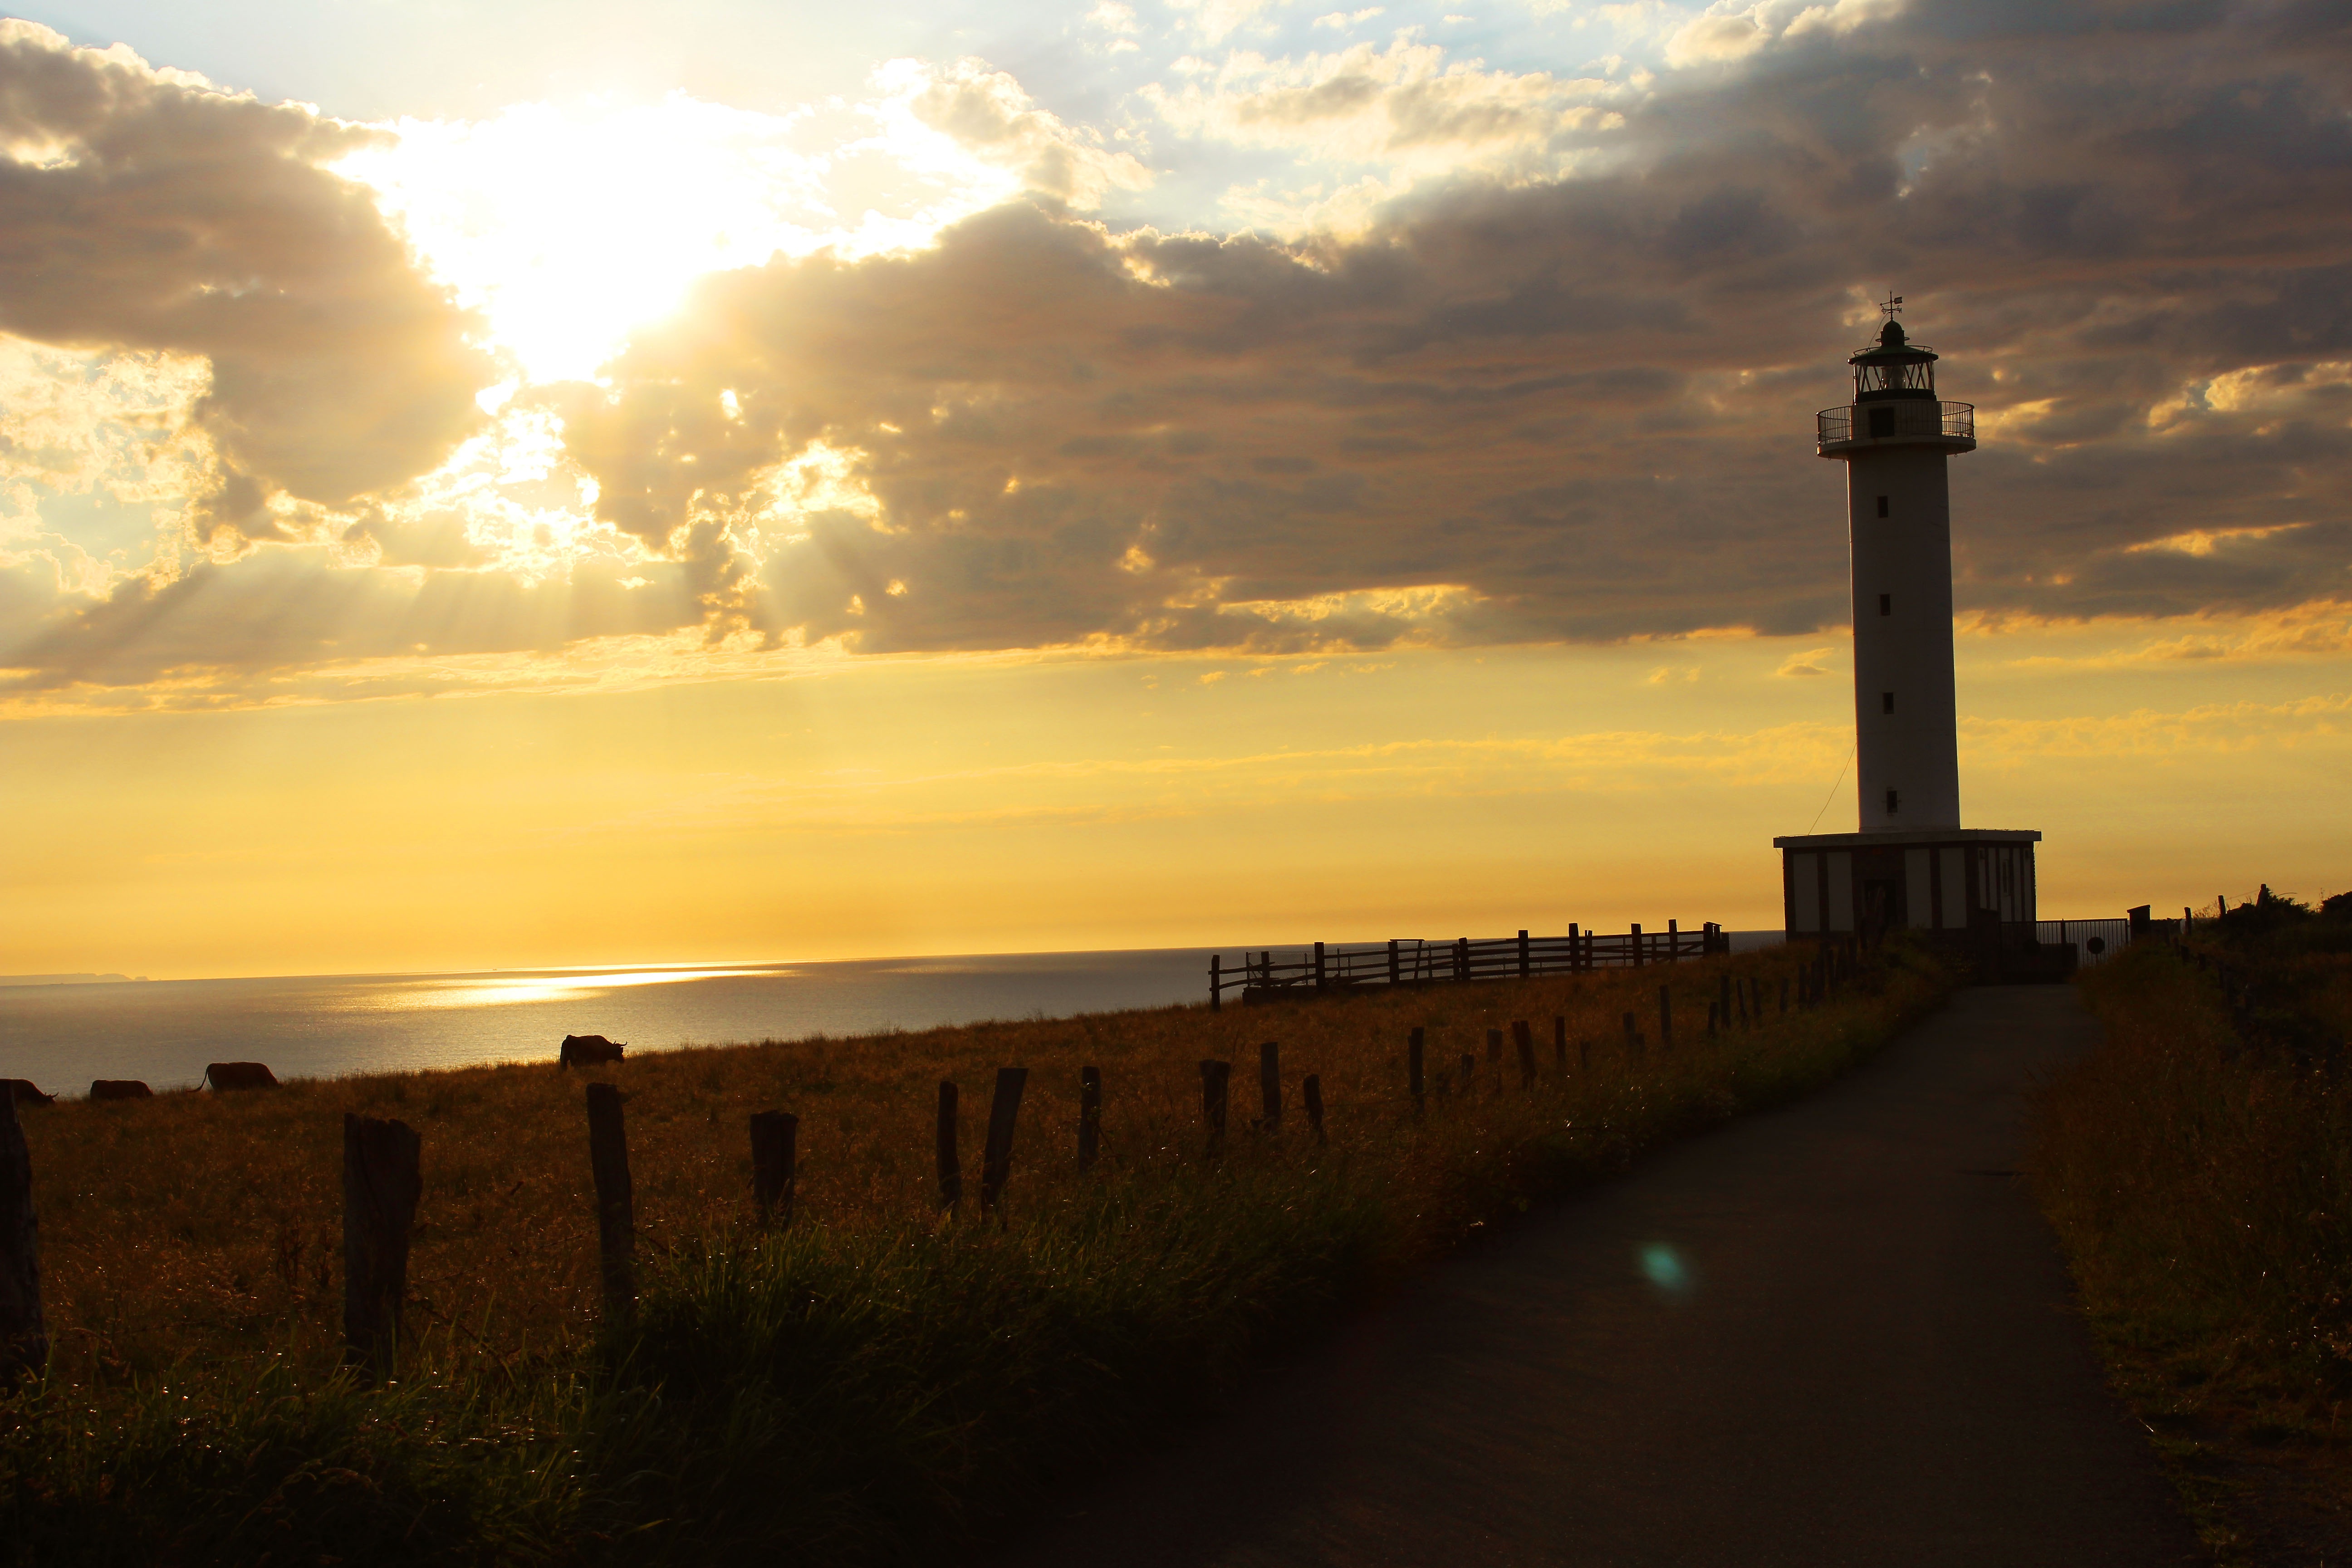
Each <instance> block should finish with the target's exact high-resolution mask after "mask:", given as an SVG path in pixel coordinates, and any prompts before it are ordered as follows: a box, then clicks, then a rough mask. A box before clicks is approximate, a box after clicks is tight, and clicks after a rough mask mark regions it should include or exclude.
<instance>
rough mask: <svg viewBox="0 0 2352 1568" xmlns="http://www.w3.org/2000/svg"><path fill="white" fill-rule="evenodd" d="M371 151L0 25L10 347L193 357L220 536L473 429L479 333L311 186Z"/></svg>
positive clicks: (2, 265) (362, 220)
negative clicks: (204, 367)
mask: <svg viewBox="0 0 2352 1568" xmlns="http://www.w3.org/2000/svg"><path fill="white" fill-rule="evenodd" d="M370 134H371V133H370V132H365V131H362V130H359V129H356V128H353V127H351V126H346V125H341V124H339V123H337V122H335V121H329V120H325V119H322V118H320V116H319V115H318V114H316V113H315V112H314V111H311V110H307V109H304V108H302V107H300V106H297V105H284V104H281V105H277V106H274V107H273V106H268V105H264V104H262V103H260V102H258V101H257V100H254V99H253V98H251V97H249V96H247V95H243V94H236V93H230V92H226V91H223V90H221V89H216V88H215V87H213V86H212V85H211V84H210V83H208V82H205V80H204V79H201V78H197V77H192V76H190V75H188V74H186V73H184V72H176V71H159V70H156V69H153V68H150V67H149V66H147V65H146V64H145V63H144V62H143V61H142V60H140V59H138V58H136V57H135V56H133V55H131V54H130V53H129V51H127V50H123V49H121V48H116V49H110V50H105V51H100V50H94V49H78V48H74V47H70V46H69V45H68V44H67V42H66V41H65V40H64V39H63V38H61V37H58V35H57V34H55V33H53V32H50V31H49V30H48V29H47V28H45V27H40V26H35V25H33V24H31V23H27V22H17V21H9V22H0V142H5V145H6V147H7V148H8V150H9V153H8V156H6V157H5V159H0V235H5V242H0V329H5V331H9V332H12V333H15V334H16V335H17V336H19V337H21V338H26V339H29V340H32V341H34V342H41V343H47V344H53V345H58V346H61V347H68V348H74V349H121V350H130V351H137V352H147V353H163V354H170V355H180V356H191V357H200V358H201V359H202V360H204V361H205V363H207V364H208V366H209V370H210V378H209V382H208V384H207V385H206V387H205V391H204V392H203V394H202V395H201V396H199V397H198V398H197V399H196V400H195V402H194V407H193V411H192V416H191V418H192V423H193V426H194V429H195V430H196V431H198V432H200V433H201V434H202V436H203V437H205V439H206V440H207V441H208V442H209V444H210V446H211V447H212V448H213V450H214V451H215V453H216V454H217V457H218V465H217V468H216V471H215V473H214V475H213V476H212V478H211V479H210V480H209V481H208V483H207V484H206V485H205V487H204V488H203V489H202V491H201V493H200V494H198V495H197V496H196V497H195V498H194V499H195V500H196V503H197V506H198V509H199V510H201V511H203V512H205V513H206V514H207V515H208V518H209V522H208V526H209V527H211V528H213V529H216V530H227V531H236V532H245V533H260V534H265V535H274V534H277V533H278V532H279V531H280V524H279V521H278V518H279V515H280V514H278V513H277V512H274V511H272V510H270V509H269V508H268V507H267V506H266V505H265V502H266V501H267V499H268V496H269V495H270V494H272V493H274V492H283V493H285V494H286V495H288V496H290V497H292V498H295V499H297V500H301V501H307V502H311V503H316V504H319V505H324V506H339V505H342V504H345V503H347V502H350V501H352V500H354V499H355V498H358V497H361V496H363V495H366V494H368V493H370V492H372V491H376V490H381V489H386V488H389V487H394V486H397V485H399V484H401V483H403V482H404V481H406V480H408V479H413V478H415V476H417V475H419V474H421V473H424V472H426V471H428V470H430V469H431V468H434V467H435V466H436V465H437V464H438V463H439V462H440V461H441V460H442V458H445V457H446V456H447V454H448V453H449V452H450V451H451V450H452V449H453V448H454V447H456V446H457V443H458V442H459V441H460V440H461V439H463V438H464V437H465V436H466V435H467V432H468V431H469V430H470V429H471V428H472V427H473V426H474V423H475V421H476V419H477V417H478V411H477V409H476V407H475V405H474V394H475V392H476V390H477V389H478V388H479V387H480V386H481V385H482V384H485V383H486V382H487V381H488V379H489V377H488V366H487V363H486V361H485V360H484V358H483V356H481V355H480V354H479V353H477V352H476V351H475V350H474V349H473V348H472V347H471V346H470V344H469V342H468V332H469V330H470V328H471V325H472V323H471V322H470V321H469V319H468V318H467V316H466V315H465V314H464V313H463V312H461V311H460V310H457V308H456V307H455V306H454V305H453V304H452V303H451V302H450V300H448V298H447V297H446V294H445V293H444V292H443V291H442V290H441V289H438V288H436V286H434V285H433V284H431V283H430V282H429V281H428V280H427V279H425V278H424V277H423V276H421V275H420V274H419V273H418V271H417V270H416V269H415V267H414V266H413V265H412V264H411V261H410V258H409V256H408V252H407V249H406V247H404V245H403V243H402V242H401V239H400V237H398V236H397V235H395V234H394V232H393V231H392V230H391V228H389V227H388V226H386V225H385V224H384V222H383V219H382V217H381V216H379V215H378V214H377V212H376V210H375V208H374V206H373V205H372V203H371V202H370V200H369V199H368V195H367V194H366V192H365V191H364V190H363V189H362V188H361V187H359V186H357V185H355V184H352V183H350V182H348V181H346V180H343V179H341V178H339V177H338V176H336V175H334V174H330V173H328V172H327V171H326V170H325V169H324V168H322V167H321V165H322V164H324V163H331V162H332V161H333V160H335V159H336V158H338V157H341V156H342V155H343V154H345V153H349V152H350V151H352V149H353V148H355V147H357V146H358V145H360V144H362V142H365V141H366V140H367V138H368V137H369V135H370Z"/></svg>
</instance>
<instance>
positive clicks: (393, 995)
mask: <svg viewBox="0 0 2352 1568" xmlns="http://www.w3.org/2000/svg"><path fill="white" fill-rule="evenodd" d="M1729 935H1730V937H1731V939H1732V945H1733V946H1734V948H1735V949H1737V950H1739V951H1746V950H1748V949H1749V948H1754V947H1763V946H1769V945H1772V944H1774V943H1777V942H1780V940H1781V933H1780V932H1779V931H1733V932H1730V933H1729ZM1340 945H1348V946H1354V945H1359V944H1355V943H1347V944H1340ZM1363 945H1372V944H1370V943H1367V944H1363ZM1241 951H1242V950H1241V949H1239V948H1206V947H1202V948H1190V947H1186V948H1137V949H1109V950H1103V951H1097V952H1028V953H978V954H940V955H930V956H923V957H908V958H866V959H842V960H832V961H827V962H824V963H731V964H718V963H711V964H643V965H636V966H604V967H594V968H571V969H557V968H549V969H502V970H453V971H445V972H438V973H394V974H307V975H278V976H255V977H244V978H235V979H215V980H138V979H128V978H108V977H98V976H89V975H66V974H56V975H38V976H5V975H0V1078H20V1079H28V1080H30V1081H31V1082H32V1083H34V1084H35V1085H37V1086H38V1087H39V1088H40V1089H42V1090H44V1091H45V1092H47V1093H50V1094H57V1095H66V1096H72V1095H82V1094H86V1093H88V1092H89V1085H90V1082H91V1080H92V1079H140V1080H142V1081H143V1082H145V1083H147V1084H148V1085H149V1086H150V1087H152V1088H153V1089H157V1090H158V1091H161V1090H163V1089H191V1088H194V1087H196V1086H197V1085H198V1084H200V1083H201V1082H202V1081H203V1078H204V1071H205V1065H206V1064H207V1063H210V1062H215V1061H258V1062H265V1063H267V1064H268V1066H269V1068H270V1069H271V1070H272V1071H274V1072H275V1073H277V1075H278V1077H279V1078H281V1079H288V1078H340V1077H344V1076H347V1075H349V1074H352V1073H374V1072H415V1071H424V1070H430V1069H435V1068H466V1067H482V1066H488V1065H490V1064H493V1063H498V1062H515V1061H546V1062H552V1061H554V1059H555V1058H556V1053H557V1051H558V1049H559V1048H560V1047H561V1046H562V1040H563V1037H564V1036H565V1035H604V1036H605V1037H608V1038H611V1039H615V1040H622V1041H625V1042H626V1043H627V1044H628V1046H629V1047H630V1049H631V1050H633V1051H660V1050H676V1049H679V1048H681V1047H689V1046H705V1045H737V1044H744V1043H748V1042H752V1041H759V1040H794V1039H806V1038H811V1037H820V1036H823V1037H836V1038H837V1037H862V1036H874V1037H887V1036H888V1035H890V1034H894V1033H899V1032H905V1031H911V1030H917V1029H929V1028H936V1027H939V1026H945V1025H959V1024H974V1023H982V1022H987V1021H991V1020H1001V1019H1018V1018H1039V1017H1045V1018H1059V1017H1067V1016H1073V1015H1076V1014H1082V1013H1107V1012H1118V1011H1124V1010H1127V1009H1129V1008H1139V1007H1167V1006H1178V1005H1186V1004H1194V1003H1202V1002H1205V1001H1206V1000H1207V999H1208V971H1209V957H1210V954H1211V953H1213V952H1223V953H1224V954H1225V955H1226V957H1227V959H1228V961H1229V962H1230V961H1231V960H1233V959H1234V957H1236V956H1237V955H1238V954H1239V953H1240V952H1241ZM1249 951H1250V952H1267V951H1271V952H1275V953H1276V954H1277V955H1285V956H1286V955H1290V954H1295V953H1297V952H1301V951H1305V949H1304V948H1302V947H1301V946H1300V945H1297V944H1294V945H1291V946H1288V947H1285V946H1282V945H1279V944H1274V945H1272V946H1270V947H1269V946H1263V945H1262V946H1257V947H1253V948H1251V949H1249Z"/></svg>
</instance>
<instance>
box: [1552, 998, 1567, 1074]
mask: <svg viewBox="0 0 2352 1568" xmlns="http://www.w3.org/2000/svg"><path fill="white" fill-rule="evenodd" d="M1551 1061H1552V1066H1554V1067H1556V1068H1559V1070H1560V1072H1561V1074H1562V1075H1563V1076H1565V1075H1566V1074H1567V1072H1568V1019H1567V1017H1566V1016H1564V1015H1562V1014H1559V1013H1555V1014H1553V1015H1552V1017H1551Z"/></svg>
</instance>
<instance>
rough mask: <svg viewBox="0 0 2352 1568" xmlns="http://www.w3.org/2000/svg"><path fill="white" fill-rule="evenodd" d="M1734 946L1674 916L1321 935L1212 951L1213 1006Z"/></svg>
mask: <svg viewBox="0 0 2352 1568" xmlns="http://www.w3.org/2000/svg"><path fill="white" fill-rule="evenodd" d="M1730 951H1731V939H1730V938H1729V937H1727V936H1726V935H1725V934H1724V931H1723V928H1722V927H1721V926H1719V925H1717V924H1716V923H1715V922H1714V921H1707V922H1706V924H1705V925H1703V926H1701V927H1700V928H1699V929H1698V930H1696V931H1685V930H1683V929H1682V927H1681V925H1680V924H1679V923H1678V922H1676V921H1667V922H1666V929H1665V930H1664V931H1643V929H1642V928H1641V927H1640V926H1638V925H1637V926H1635V927H1633V929H1632V930H1631V931H1617V932H1609V933H1606V934H1604V933H1602V932H1601V931H1585V930H1583V929H1581V928H1580V927H1579V926H1576V925H1570V927H1569V928H1568V934H1567V935H1566V936H1529V935H1528V933H1527V932H1526V931H1521V932H1519V933H1518V935H1517V936H1500V937H1477V938H1473V937H1466V936H1465V937H1456V938H1455V939H1454V941H1452V942H1422V941H1417V940H1414V941H1395V942H1387V943H1385V944H1368V945H1364V946H1359V947H1341V946H1339V945H1336V944H1333V945H1328V946H1327V945H1326V944H1324V943H1322V942H1317V943H1316V944H1315V946H1314V949H1313V951H1311V952H1300V953H1299V954H1297V956H1296V957H1286V958H1277V957H1276V956H1275V955H1274V953H1273V952H1272V951H1271V950H1270V949H1269V950H1266V951H1263V952H1244V953H1243V954H1242V956H1241V962H1240V963H1238V964H1229V963H1227V962H1226V960H1225V956H1224V954H1223V953H1213V954H1211V955H1210V958H1209V1006H1210V1008H1211V1009H1212V1010H1213V1011H1214V1010H1218V1009H1222V1008H1223V1006H1224V998H1225V993H1226V992H1228V991H1238V992H1240V993H1241V995H1242V1001H1243V1002H1244V1003H1245V1004H1246V1003H1255V1002H1274V1001H1286V1000H1289V999H1291V998H1293V997H1297V996H1302V995H1313V994H1323V993H1328V992H1332V991H1347V990H1354V989H1357V988H1359V987H1361V986H1367V985H1431V984H1444V983H1448V982H1463V981H1472V980H1526V979H1529V978H1531V977H1533V976H1535V975H1538V974H1576V973H1587V972H1589V971H1591V970H1596V969H1628V968H1639V967H1641V966H1642V965H1643V964H1648V963H1680V962H1681V961H1682V960H1684V959H1685V958H1706V957H1709V956H1712V955H1713V954H1716V953H1719V952H1730Z"/></svg>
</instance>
